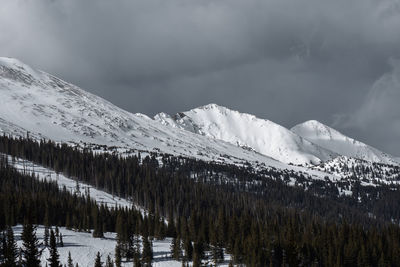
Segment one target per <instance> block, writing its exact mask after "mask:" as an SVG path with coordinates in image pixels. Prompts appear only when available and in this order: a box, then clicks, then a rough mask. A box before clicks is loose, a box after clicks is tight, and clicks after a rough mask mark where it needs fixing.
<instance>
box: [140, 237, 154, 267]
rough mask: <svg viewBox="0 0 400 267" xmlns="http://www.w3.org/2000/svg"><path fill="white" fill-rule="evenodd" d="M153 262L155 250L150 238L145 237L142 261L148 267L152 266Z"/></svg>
mask: <svg viewBox="0 0 400 267" xmlns="http://www.w3.org/2000/svg"><path fill="white" fill-rule="evenodd" d="M152 260H153V249H152V244H151V241H150V240H149V238H148V237H143V251H142V261H143V262H144V263H145V264H146V266H151V262H152Z"/></svg>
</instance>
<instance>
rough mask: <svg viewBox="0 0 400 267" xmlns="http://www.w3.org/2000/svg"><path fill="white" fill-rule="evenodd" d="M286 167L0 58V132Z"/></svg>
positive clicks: (14, 60) (15, 61)
mask: <svg viewBox="0 0 400 267" xmlns="http://www.w3.org/2000/svg"><path fill="white" fill-rule="evenodd" d="M2 132H3V133H5V134H13V135H19V136H21V135H22V136H26V134H27V132H29V135H30V136H31V137H36V138H47V139H51V140H54V141H62V142H74V143H81V142H85V143H92V144H101V145H107V146H117V147H121V148H123V149H127V150H128V149H135V150H143V151H149V152H162V153H170V154H173V155H183V156H187V157H196V158H198V159H202V160H207V161H219V162H227V163H244V162H250V163H254V165H256V164H266V165H268V166H274V167H277V168H286V167H288V166H287V165H286V164H283V163H281V162H278V161H276V160H274V159H272V158H269V157H267V156H265V155H262V154H260V153H256V152H254V151H249V150H246V149H243V148H241V147H238V146H236V145H232V144H230V143H227V142H224V141H221V140H217V139H212V138H208V137H206V136H202V135H199V134H196V133H193V132H190V131H183V130H181V129H179V128H173V127H169V126H166V125H163V124H161V123H160V122H159V121H157V120H154V119H152V118H149V117H147V116H146V115H143V114H132V113H129V112H127V111H125V110H122V109H120V108H118V107H117V106H115V105H113V104H111V103H110V102H108V101H106V100H104V99H102V98H100V97H97V96H95V95H93V94H90V93H88V92H86V91H84V90H82V89H80V88H79V87H77V86H75V85H72V84H70V83H67V82H65V81H62V80H61V79H59V78H56V77H54V76H52V75H50V74H47V73H45V72H42V71H38V70H34V69H32V68H31V67H29V66H27V65H26V64H24V63H22V62H20V61H18V60H16V59H10V58H0V134H1V133H2Z"/></svg>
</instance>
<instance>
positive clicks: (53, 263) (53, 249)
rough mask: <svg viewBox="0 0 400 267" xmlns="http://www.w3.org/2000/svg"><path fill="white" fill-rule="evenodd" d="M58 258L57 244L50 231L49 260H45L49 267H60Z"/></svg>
mask: <svg viewBox="0 0 400 267" xmlns="http://www.w3.org/2000/svg"><path fill="white" fill-rule="evenodd" d="M59 259H60V256H59V255H58V251H57V243H56V237H55V235H54V232H53V230H51V231H50V258H48V259H47V261H48V262H49V265H50V267H59V266H60V260H59Z"/></svg>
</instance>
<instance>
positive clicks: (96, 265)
mask: <svg viewBox="0 0 400 267" xmlns="http://www.w3.org/2000/svg"><path fill="white" fill-rule="evenodd" d="M102 266H103V263H102V262H101V255H100V252H97V254H96V260H95V262H94V267H102Z"/></svg>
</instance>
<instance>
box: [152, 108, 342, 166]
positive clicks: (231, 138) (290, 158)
mask: <svg viewBox="0 0 400 267" xmlns="http://www.w3.org/2000/svg"><path fill="white" fill-rule="evenodd" d="M155 119H156V120H158V121H160V122H161V123H163V124H164V125H169V126H172V127H174V128H180V129H183V130H187V131H191V132H193V133H197V134H201V135H204V136H207V137H210V138H214V139H218V140H223V141H226V142H229V143H232V144H235V145H238V146H242V147H248V148H251V149H253V150H255V151H257V152H259V153H261V154H264V155H267V156H270V157H272V158H275V159H277V160H279V161H282V162H285V163H293V164H309V163H312V164H318V163H320V162H322V161H325V160H329V159H333V158H334V157H336V156H338V155H337V154H336V153H334V152H332V151H329V150H327V149H324V148H322V147H319V146H317V145H315V144H313V143H311V142H309V141H308V140H305V139H303V138H302V137H300V136H297V135H296V134H295V133H292V132H291V131H290V130H288V129H286V128H285V127H283V126H281V125H279V124H277V123H274V122H272V121H270V120H266V119H261V118H258V117H256V116H255V115H252V114H248V113H241V112H239V111H236V110H231V109H229V108H227V107H223V106H219V105H217V104H208V105H204V106H200V107H198V108H195V109H192V110H189V111H185V112H180V113H177V114H175V115H174V116H169V115H165V114H157V115H156V116H155Z"/></svg>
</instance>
